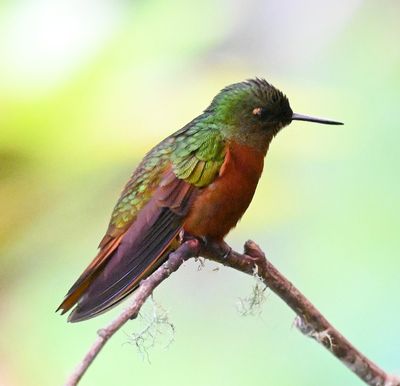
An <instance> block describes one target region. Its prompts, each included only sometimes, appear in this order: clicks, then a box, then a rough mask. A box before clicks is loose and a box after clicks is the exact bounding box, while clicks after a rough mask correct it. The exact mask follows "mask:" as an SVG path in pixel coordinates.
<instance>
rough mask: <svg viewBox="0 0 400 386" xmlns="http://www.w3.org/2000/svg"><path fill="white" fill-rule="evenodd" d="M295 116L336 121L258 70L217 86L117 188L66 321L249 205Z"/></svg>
mask: <svg viewBox="0 0 400 386" xmlns="http://www.w3.org/2000/svg"><path fill="white" fill-rule="evenodd" d="M292 121H308V122H316V123H322V124H328V125H341V124H342V123H341V122H336V121H332V120H327V119H322V118H316V117H312V116H307V115H302V114H297V113H293V111H292V109H291V107H290V104H289V100H288V98H287V97H286V96H285V95H284V94H283V93H282V92H281V91H279V90H278V89H277V88H275V87H274V86H272V85H271V84H270V83H268V82H267V81H266V80H264V79H259V78H255V79H250V80H247V81H244V82H240V83H235V84H232V85H229V86H227V87H225V88H224V89H222V90H221V91H220V92H219V93H218V94H217V95H216V96H215V97H214V99H213V100H212V102H211V104H210V105H209V106H208V107H207V108H206V109H205V110H204V112H203V113H202V114H200V115H199V116H198V117H196V118H194V119H193V120H192V121H191V122H189V123H188V124H187V125H186V126H184V127H183V128H182V129H180V130H178V131H177V132H175V133H173V134H171V135H170V136H169V137H167V138H166V139H164V140H163V141H162V142H160V143H159V144H158V145H157V146H155V147H154V148H153V149H152V150H150V151H149V152H148V153H147V155H146V156H145V157H144V158H143V160H142V161H141V163H140V164H139V165H138V167H137V168H136V170H135V171H134V172H133V174H132V176H131V178H130V179H129V181H128V182H127V184H126V186H125V188H124V189H123V191H122V193H121V195H120V198H119V200H118V201H117V204H116V206H115V208H114V210H113V212H112V215H111V221H110V223H109V226H108V229H107V232H106V234H105V236H104V237H103V239H102V240H101V242H100V245H99V252H98V254H97V255H96V257H95V258H94V260H93V261H92V262H91V263H90V264H89V266H88V267H87V268H86V269H85V271H84V272H83V273H82V274H81V276H80V277H79V278H78V280H77V281H76V282H75V284H74V285H73V286H72V287H71V289H70V290H69V292H68V293H67V295H66V296H65V298H64V300H63V302H62V303H61V305H60V306H59V308H58V309H57V311H58V310H62V314H64V313H65V312H67V311H69V310H70V309H72V308H73V307H74V308H73V310H72V313H71V314H70V315H69V318H68V321H70V322H79V321H83V320H86V319H90V318H92V317H95V316H97V315H99V314H101V313H103V312H105V311H107V310H108V309H110V308H111V307H113V306H115V305H116V304H118V303H119V302H121V301H122V300H123V299H125V298H126V297H127V296H128V295H130V294H131V293H132V292H133V291H134V290H135V289H137V288H138V286H139V284H140V282H141V280H143V279H145V278H146V277H148V276H149V275H150V274H151V273H152V272H154V271H155V269H156V268H157V267H159V266H160V265H161V264H162V263H163V262H165V261H166V259H167V258H168V254H169V253H170V252H171V251H172V250H173V249H176V247H177V246H178V245H179V242H180V241H179V240H180V238H179V235H180V233H181V232H184V233H185V234H188V235H190V236H191V237H196V238H199V239H202V240H205V241H207V240H209V241H216V242H218V241H222V240H223V239H224V237H225V236H226V235H227V234H228V232H229V231H230V230H231V229H232V228H233V227H235V226H236V224H237V223H238V221H239V220H240V218H241V217H242V216H243V214H244V212H245V211H246V209H247V208H248V206H249V204H250V202H251V200H252V198H253V196H254V193H255V190H256V187H257V183H258V181H259V179H260V177H261V174H262V171H263V166H264V157H265V155H266V154H267V151H268V148H269V145H270V143H271V141H272V139H273V138H274V137H275V135H276V134H277V133H278V132H279V131H280V130H281V129H282V128H283V127H285V126H287V125H288V124H290V123H291V122H292Z"/></svg>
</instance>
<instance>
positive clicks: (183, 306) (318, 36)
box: [0, 0, 400, 386]
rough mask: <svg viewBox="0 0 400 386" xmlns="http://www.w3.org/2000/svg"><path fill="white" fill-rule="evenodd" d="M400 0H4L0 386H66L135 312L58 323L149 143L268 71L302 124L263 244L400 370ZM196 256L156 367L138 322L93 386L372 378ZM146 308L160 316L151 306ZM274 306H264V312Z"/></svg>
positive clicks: (257, 202)
mask: <svg viewBox="0 0 400 386" xmlns="http://www.w3.org/2000/svg"><path fill="white" fill-rule="evenodd" d="M399 17H400V3H399V2H398V1H397V0H392V1H390V0H383V1H373V0H364V1H363V0H330V1H323V2H321V1H318V0H307V1H300V0H283V1H279V2H277V1H269V0H268V1H261V0H246V1H245V0H236V1H228V0H225V1H219V2H215V1H211V0H203V1H201V2H200V1H180V0H170V1H168V2H167V1H151V0H148V1H143V0H142V1H128V0H125V1H123V0H115V1H106V0H97V1H95V0H85V1H80V0H25V1H24V0H12V1H11V0H9V1H7V0H3V1H1V3H0V212H1V216H0V254H1V257H0V331H1V334H0V335H1V336H0V385H2V386H3V385H7V386H9V385H13V386H14V385H60V384H62V383H63V382H64V380H65V377H66V376H67V374H68V373H69V372H70V371H71V370H72V368H73V367H74V366H75V364H76V363H77V361H79V360H80V359H81V357H82V355H83V353H84V352H85V351H86V350H87V348H88V346H89V344H90V343H91V342H92V341H93V339H94V337H95V332H96V330H97V329H99V328H100V327H101V326H103V325H104V324H106V323H107V322H108V321H109V320H110V319H111V318H112V317H114V316H115V315H116V314H117V313H118V312H120V310H121V307H119V308H117V309H115V310H113V311H112V312H109V313H107V314H105V315H103V316H101V317H99V318H96V319H94V320H91V321H88V322H85V323H81V324H67V323H66V318H65V317H60V316H59V315H57V314H55V312H54V311H55V308H56V307H57V306H58V304H59V303H60V301H61V300H62V298H63V296H64V294H65V293H66V291H67V290H68V288H69V287H70V285H71V284H72V283H73V281H74V280H75V279H76V278H77V276H78V275H79V274H80V273H81V271H82V270H83V269H84V268H85V266H86V265H87V264H88V263H89V261H90V260H91V258H92V257H93V256H94V255H95V253H96V246H97V243H98V241H99V240H100V238H101V236H102V234H103V232H104V231H105V228H106V225H107V222H108V219H109V215H110V212H111V210H112V207H113V204H114V202H115V201H116V199H117V196H118V194H119V191H120V189H121V187H122V186H123V184H124V183H125V181H126V180H127V178H128V176H129V174H130V172H131V170H132V169H133V168H134V167H135V165H136V164H137V163H138V161H139V160H140V159H141V157H142V156H143V155H144V153H145V152H146V151H148V150H149V149H150V148H151V146H152V145H154V144H155V143H157V142H159V141H160V140H161V139H162V138H164V137H165V136H166V135H168V134H169V133H171V132H172V131H175V130H177V129H179V128H180V127H182V126H183V125H184V124H185V123H186V122H188V121H189V120H190V119H192V118H193V117H194V116H196V115H197V114H199V113H200V112H201V110H202V109H203V108H205V107H206V106H207V104H208V103H209V101H210V100H211V98H212V97H213V96H214V94H216V93H217V92H218V90H219V89H221V88H222V87H224V86H225V85H227V84H229V83H233V82H237V81H241V80H243V79H246V78H249V77H253V76H260V77H265V78H266V79H268V80H270V81H271V82H272V83H273V84H275V85H276V86H278V87H279V88H281V89H282V90H283V91H284V92H285V93H287V95H288V96H289V98H290V101H291V104H292V106H293V108H294V109H295V110H296V111H298V112H301V113H308V114H314V115H320V116H326V117H330V118H335V119H338V120H342V121H344V122H345V126H340V127H329V126H319V125H315V124H307V123H300V122H296V123H293V124H292V125H291V126H289V127H288V128H286V129H285V130H284V131H283V132H282V133H280V134H279V136H278V137H277V138H276V139H275V141H274V143H273V145H272V146H271V148H270V152H269V155H268V157H267V162H266V169H265V173H264V175H263V177H262V180H261V182H260V185H259V189H258V191H257V194H256V196H255V199H254V201H253V203H252V205H251V207H250V209H249V210H248V212H247V214H246V215H245V217H244V218H243V220H242V221H241V222H240V224H239V226H238V227H237V229H235V230H234V231H233V232H232V233H231V234H230V235H229V237H228V241H229V242H230V243H231V244H232V245H233V246H234V247H235V248H238V249H240V248H241V246H242V244H243V242H244V241H245V240H246V239H247V238H252V239H254V240H256V241H257V242H258V243H259V244H260V245H261V246H262V247H263V248H264V249H265V250H266V251H267V253H268V255H269V257H270V258H271V260H272V261H273V262H274V263H275V264H276V265H277V266H278V267H279V268H280V269H281V271H282V272H284V273H285V274H286V275H287V276H288V277H289V278H290V279H291V280H292V281H293V282H294V283H296V285H297V286H298V287H299V288H300V289H301V290H303V291H304V293H305V294H306V295H307V296H308V297H309V298H310V299H311V300H312V301H313V302H314V303H315V304H316V305H317V306H318V307H319V308H320V310H321V311H322V312H323V313H324V314H325V315H326V316H327V317H328V318H329V319H330V320H331V321H332V322H333V323H334V325H335V326H336V327H338V328H339V329H340V330H341V331H342V332H343V333H344V334H345V335H346V336H347V337H348V338H349V339H350V340H351V341H352V342H353V343H354V344H355V345H356V346H357V347H359V348H360V349H361V350H362V351H364V352H365V353H366V354H367V355H368V356H370V357H371V358H372V359H373V360H375V361H376V362H377V363H378V364H380V365H381V366H383V367H384V368H385V369H386V370H387V371H389V372H397V373H400V330H399V328H398V323H399V318H400V307H399V304H400V300H399V292H400V281H399V270H400V262H399V250H400V239H399V225H400V220H399V219H400V203H399V195H400V182H399V168H400V154H399V141H400V129H399V117H398V110H399V97H400V91H399V90H400V45H399V36H400V23H399ZM198 266H199V264H198V263H195V262H188V263H187V264H186V265H185V266H184V267H183V268H182V269H180V270H179V272H178V273H176V274H174V275H173V276H172V277H171V278H170V279H169V280H168V281H167V282H165V283H163V285H162V286H161V287H159V288H158V289H157V290H156V293H155V300H156V301H157V302H158V303H159V304H161V305H162V307H164V309H165V310H167V311H168V315H169V320H170V321H171V322H172V323H173V324H174V326H175V341H174V342H173V343H172V344H171V345H170V346H169V347H168V348H167V349H165V344H166V341H168V340H169V336H170V330H169V328H168V326H160V329H161V330H162V334H161V335H160V336H158V338H157V341H158V343H157V344H156V345H155V347H154V348H151V349H150V350H149V359H150V363H149V360H147V359H146V358H144V359H143V358H142V356H141V355H140V353H139V352H138V350H137V347H136V346H135V344H132V343H131V341H132V339H131V337H132V334H133V333H138V332H139V331H140V330H141V328H143V327H144V326H145V323H146V322H145V321H135V322H132V323H128V325H126V326H125V327H124V328H123V331H121V332H119V333H118V334H117V335H116V336H115V337H114V338H113V339H112V341H111V342H110V343H109V344H108V345H107V347H106V348H105V350H104V351H103V352H102V353H101V355H100V356H99V357H98V359H97V360H96V361H95V363H94V365H93V366H92V367H91V368H90V370H89V371H88V373H87V375H86V376H85V377H84V379H83V381H82V385H96V386H101V385H110V384H115V385H125V384H126V385H130V384H135V385H141V386H149V385H158V384H163V385H182V384H191V385H193V386H197V385H198V386H200V385H201V386H203V385H205V384H206V385H209V386H217V385H231V386H243V385H249V384H269V385H282V386H283V385H297V386H310V385H321V384H323V385H325V386H330V385H360V384H361V382H360V381H359V380H358V379H357V378H356V377H355V376H354V375H353V374H351V373H350V372H349V371H348V370H347V369H346V368H345V367H343V366H342V365H341V364H340V363H339V362H338V361H337V360H336V359H334V358H332V357H331V356H330V355H329V354H328V353H326V352H325V351H324V350H323V349H322V348H321V347H319V346H318V345H317V344H316V343H314V342H313V341H311V340H307V339H305V338H304V337H303V336H301V334H300V333H299V332H298V331H296V329H295V328H293V327H292V321H293V318H294V315H293V313H292V312H291V311H290V310H289V309H288V308H287V307H286V306H285V305H284V304H283V303H282V301H280V300H279V299H277V298H276V297H275V296H274V295H272V294H268V295H267V300H266V302H265V303H264V304H263V306H262V313H261V315H256V316H246V317H243V316H241V315H240V313H239V312H238V310H237V303H238V299H239V298H245V297H246V296H248V295H249V294H250V293H251V292H252V288H253V286H254V284H255V281H254V279H252V278H250V277H245V276H244V275H243V274H239V273H236V272H233V271H231V270H229V269H227V268H221V269H219V270H215V268H216V266H215V264H211V263H206V264H205V267H203V268H202V269H201V270H198ZM151 313H152V307H151V306H149V305H148V306H147V310H146V312H145V313H144V316H145V317H146V315H147V316H148V315H151ZM256 314H257V312H256Z"/></svg>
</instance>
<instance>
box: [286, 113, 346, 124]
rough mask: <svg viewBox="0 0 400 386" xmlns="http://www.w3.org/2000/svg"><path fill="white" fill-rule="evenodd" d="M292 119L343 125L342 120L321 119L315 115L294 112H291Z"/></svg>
mask: <svg viewBox="0 0 400 386" xmlns="http://www.w3.org/2000/svg"><path fill="white" fill-rule="evenodd" d="M292 121H307V122H316V123H322V124H324V125H343V123H342V122H337V121H331V120H329V119H323V118H317V117H310V116H308V115H303V114H296V113H293V115H292Z"/></svg>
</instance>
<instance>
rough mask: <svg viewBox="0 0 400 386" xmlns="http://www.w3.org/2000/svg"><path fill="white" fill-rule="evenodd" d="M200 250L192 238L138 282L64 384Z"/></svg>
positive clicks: (72, 380) (76, 376)
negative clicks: (116, 314)
mask: <svg viewBox="0 0 400 386" xmlns="http://www.w3.org/2000/svg"><path fill="white" fill-rule="evenodd" d="M199 251H200V242H199V241H198V240H195V239H192V240H188V241H186V242H185V243H183V244H182V245H181V246H180V247H179V248H178V249H177V250H176V252H172V253H171V254H170V255H169V258H168V261H167V262H166V263H165V264H163V265H162V266H161V267H159V268H158V269H157V270H156V271H155V272H154V273H153V274H152V275H150V276H149V277H148V278H147V279H146V280H143V281H142V282H141V283H140V287H139V289H138V290H137V291H136V294H135V296H134V298H133V299H132V301H131V302H130V304H129V306H128V307H127V308H126V309H125V310H124V311H122V313H121V314H120V315H119V316H117V317H116V318H115V319H114V320H113V321H112V322H111V323H110V324H109V325H108V326H106V327H104V328H102V329H100V330H99V331H97V335H98V337H97V338H96V340H95V342H94V343H93V345H92V347H90V349H89V351H88V352H87V353H86V355H85V356H84V357H83V359H82V361H81V362H80V363H79V364H78V366H77V367H76V368H75V370H74V371H73V373H72V374H71V375H70V376H69V378H68V380H67V382H66V383H65V386H75V385H77V384H78V382H79V381H80V380H81V378H82V376H83V375H84V374H85V372H86V370H87V369H88V368H89V366H90V365H91V364H92V362H93V361H94V360H95V358H96V356H97V354H98V353H99V352H100V351H101V349H102V348H103V347H104V345H105V344H106V343H107V341H108V340H109V339H110V338H111V337H112V336H113V335H114V334H115V333H116V332H117V331H118V330H119V329H120V328H121V327H122V326H123V325H124V324H125V323H126V322H127V321H128V320H129V319H134V318H136V316H137V315H138V313H139V311H140V309H141V308H142V306H143V304H144V302H145V301H146V300H147V298H148V297H149V296H150V295H151V294H152V292H153V290H154V289H155V288H156V287H157V286H158V285H159V284H161V283H162V282H163V281H164V280H165V279H166V278H167V277H168V276H169V275H170V274H171V273H172V272H175V271H176V270H177V269H178V268H179V267H180V266H181V265H182V263H183V262H184V261H186V260H187V259H189V258H191V257H194V256H197V255H198V253H199Z"/></svg>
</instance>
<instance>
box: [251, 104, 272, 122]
mask: <svg viewBox="0 0 400 386" xmlns="http://www.w3.org/2000/svg"><path fill="white" fill-rule="evenodd" d="M252 113H253V115H255V116H256V117H259V118H260V119H265V118H267V117H268V110H267V109H266V108H264V107H256V108H255V109H253V111H252Z"/></svg>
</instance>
